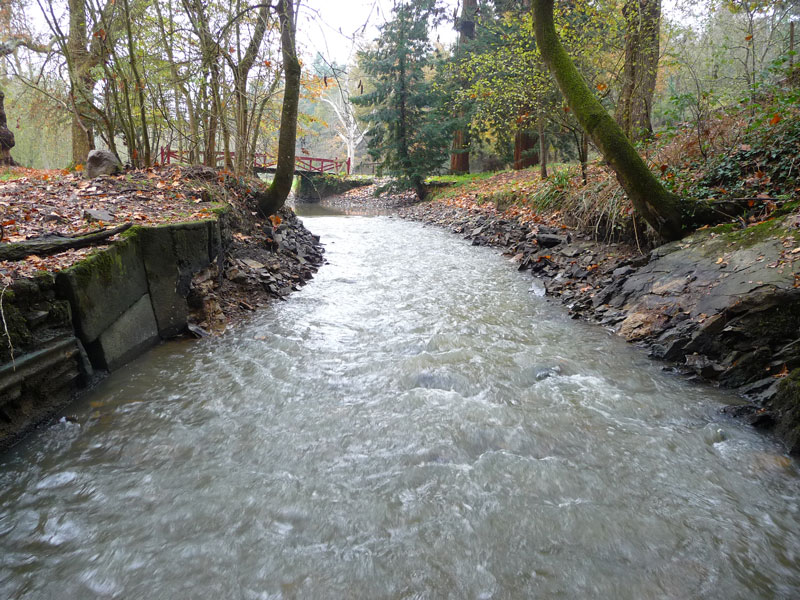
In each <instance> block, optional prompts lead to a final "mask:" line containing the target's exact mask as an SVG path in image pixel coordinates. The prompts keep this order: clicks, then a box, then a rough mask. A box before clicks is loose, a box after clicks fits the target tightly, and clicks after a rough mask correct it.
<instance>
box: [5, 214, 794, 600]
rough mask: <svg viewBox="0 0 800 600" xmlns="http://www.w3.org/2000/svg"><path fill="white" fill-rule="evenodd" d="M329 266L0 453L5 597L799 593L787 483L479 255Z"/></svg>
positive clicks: (366, 239)
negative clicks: (283, 297) (218, 334)
mask: <svg viewBox="0 0 800 600" xmlns="http://www.w3.org/2000/svg"><path fill="white" fill-rule="evenodd" d="M307 224H308V226H309V228H310V229H312V230H313V231H315V232H316V233H319V234H321V235H322V236H323V240H324V241H325V242H326V243H327V251H328V254H327V256H328V259H329V261H330V264H329V265H327V266H325V267H323V268H322V270H321V271H320V272H319V274H318V275H317V277H316V278H315V279H314V280H313V281H312V282H311V283H310V284H309V285H308V286H307V287H306V288H304V289H303V290H302V291H301V292H300V293H297V294H294V295H293V296H292V297H291V298H290V299H289V300H288V301H287V302H284V303H275V304H274V305H273V306H271V307H270V308H268V309H266V310H264V311H263V312H261V313H259V314H258V315H256V316H255V317H254V318H253V319H252V320H251V321H249V322H247V323H246V324H244V325H242V326H239V327H237V328H235V329H234V330H232V331H230V332H229V333H228V334H226V335H225V336H224V337H222V338H220V339H206V340H203V341H200V342H191V343H190V342H184V343H172V344H166V345H163V346H161V347H159V348H157V349H155V350H154V351H152V352H150V353H148V354H147V355H146V356H144V357H142V358H141V359H139V360H137V361H136V362H134V363H132V364H130V365H129V366H127V367H126V368H123V369H121V370H120V371H118V372H116V373H114V374H113V375H112V376H111V377H109V378H108V379H107V380H106V381H105V382H104V383H103V384H102V385H101V386H100V387H99V389H97V390H96V391H95V392H94V393H92V394H91V396H90V397H88V398H85V399H84V400H82V401H81V402H79V403H78V404H76V405H75V406H73V407H71V408H70V411H72V412H74V413H75V415H76V416H77V418H78V421H79V424H73V423H66V422H65V423H60V424H57V425H55V426H53V427H51V428H49V429H47V430H44V431H42V432H40V433H38V434H37V435H35V436H33V437H31V438H29V439H28V440H26V442H25V443H24V444H22V445H19V446H17V447H15V448H14V449H12V450H11V451H9V452H7V453H6V454H5V455H2V456H0V498H2V510H1V511H0V553H1V556H0V597H3V598H53V599H56V598H57V599H62V598H136V599H141V598H169V599H177V598H216V599H219V598H224V599H229V598H242V599H251V598H252V599H256V598H325V599H328V598H392V599H394V598H398V599H399V598H534V597H535V598H565V599H578V598H609V599H617V598H631V599H642V598H677V599H685V598H724V599H726V600H730V599H733V598H747V599H749V598H797V597H800V568H798V566H799V561H800V509H799V508H798V492H800V485H799V484H800V478H798V468H797V464H796V463H795V462H793V461H791V460H789V459H787V458H786V457H784V456H783V454H782V450H781V448H780V447H779V446H777V445H776V444H775V443H774V442H773V441H771V440H770V439H768V438H766V437H763V436H759V435H758V434H756V433H754V432H752V431H751V430H749V429H747V428H746V427H744V426H742V425H741V424H739V423H737V422H735V421H730V420H727V419H725V418H723V417H721V416H719V414H718V410H719V408H720V407H721V406H722V404H723V403H725V402H727V401H731V400H732V397H730V396H727V395H725V394H723V393H721V392H717V391H714V390H711V389H708V388H706V387H698V386H694V385H691V384H689V383H687V382H685V381H683V380H681V379H680V378H678V377H676V376H673V375H669V374H666V373H664V372H662V371H661V368H660V366H659V365H658V364H656V363H652V362H650V361H648V360H647V359H646V358H645V357H644V356H643V355H642V353H641V351H639V350H637V349H635V348H633V347H630V346H628V345H626V344H625V343H624V342H622V341H621V340H620V339H618V338H616V337H614V336H612V335H611V334H609V333H608V332H606V331H605V330H603V329H602V328H600V327H597V326H590V325H585V324H581V323H578V322H575V321H572V320H570V319H569V318H568V317H567V316H566V315H565V313H564V311H563V309H562V308H561V307H560V306H557V305H554V304H551V303H549V302H548V301H546V300H545V299H543V298H539V297H536V296H535V294H532V293H531V292H529V287H530V285H531V278H530V276H529V275H525V274H520V273H518V272H517V271H516V270H515V269H514V268H513V267H512V266H511V265H509V264H508V263H507V262H506V261H505V259H503V258H502V257H500V256H499V255H498V254H497V253H496V252H494V251H491V250H487V249H481V248H473V247H471V246H469V245H468V244H467V243H466V242H464V241H462V240H459V239H458V238H456V237H455V236H452V235H450V234H447V233H444V232H441V231H438V230H433V229H425V228H423V227H421V226H419V225H417V224H414V223H406V222H401V221H398V220H396V219H389V218H386V217H374V218H364V217H349V218H345V217H315V218H308V219H307Z"/></svg>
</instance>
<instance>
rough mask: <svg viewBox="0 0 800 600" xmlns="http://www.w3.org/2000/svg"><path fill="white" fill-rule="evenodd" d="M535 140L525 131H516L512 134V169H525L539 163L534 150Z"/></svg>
mask: <svg viewBox="0 0 800 600" xmlns="http://www.w3.org/2000/svg"><path fill="white" fill-rule="evenodd" d="M534 148H536V140H535V139H534V137H533V136H532V135H531V134H530V133H528V132H527V131H517V134H516V135H515V136H514V169H516V170H517V171H519V170H521V169H527V168H528V167H532V166H534V165H536V164H538V163H539V155H538V154H537V153H536V152H535V151H534Z"/></svg>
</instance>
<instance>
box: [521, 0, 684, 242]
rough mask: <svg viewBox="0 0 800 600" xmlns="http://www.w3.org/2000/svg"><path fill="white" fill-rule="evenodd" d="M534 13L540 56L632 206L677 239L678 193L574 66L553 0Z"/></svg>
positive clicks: (537, 0) (540, 0) (536, 4)
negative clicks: (660, 178) (666, 185)
mask: <svg viewBox="0 0 800 600" xmlns="http://www.w3.org/2000/svg"><path fill="white" fill-rule="evenodd" d="M533 17H534V27H535V34H536V44H537V45H538V47H539V52H540V53H541V55H542V60H544V62H545V64H546V65H547V66H548V67H549V69H550V71H551V72H552V73H553V75H554V76H555V79H556V82H557V83H558V87H559V88H560V89H561V93H562V94H564V97H565V98H566V100H567V102H568V103H569V106H570V108H571V109H572V112H573V113H575V116H576V117H577V118H578V121H579V122H580V124H581V126H582V127H583V128H584V130H586V133H588V134H589V135H590V136H591V138H592V140H593V141H594V143H595V145H597V147H598V148H599V149H600V152H602V154H603V157H604V158H605V159H606V160H607V161H608V162H609V163H610V164H611V168H612V169H614V172H615V173H616V174H617V179H618V180H619V183H620V185H621V186H622V189H624V190H625V192H626V193H627V194H628V197H629V198H630V199H631V202H632V204H633V206H634V208H635V209H636V210H637V212H639V214H640V215H642V217H643V218H644V219H645V221H647V223H648V224H649V225H650V226H651V227H652V228H653V229H655V231H656V232H657V233H658V234H659V235H660V236H661V237H663V238H665V239H667V240H675V239H679V238H680V237H681V235H682V233H683V222H682V214H681V201H680V199H679V198H678V197H677V196H675V195H674V194H672V193H670V192H668V191H667V190H666V189H665V188H664V186H663V185H661V182H659V181H658V179H657V178H656V177H655V175H653V173H652V172H651V171H650V169H648V168H647V165H646V164H645V163H644V161H643V160H642V157H641V156H639V155H638V154H637V152H636V150H635V149H634V148H633V146H632V145H631V143H630V141H629V140H628V138H626V137H625V134H624V133H623V132H622V130H621V129H620V127H619V125H617V124H616V122H615V121H614V119H612V118H611V115H609V114H608V113H607V112H606V109H605V108H603V105H602V104H600V101H599V100H598V99H597V98H596V97H595V96H594V94H592V91H591V90H590V89H589V86H588V85H586V82H585V81H584V80H583V77H581V75H580V73H579V72H578V69H576V68H575V65H574V64H573V62H572V60H571V59H570V57H569V56H568V55H567V52H566V51H565V50H564V47H563V46H562V45H561V41H560V40H559V39H558V35H557V34H556V29H555V25H554V24H553V0H534V1H533Z"/></svg>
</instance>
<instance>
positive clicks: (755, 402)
mask: <svg viewBox="0 0 800 600" xmlns="http://www.w3.org/2000/svg"><path fill="white" fill-rule="evenodd" d="M399 212H400V215H401V216H403V217H404V218H408V219H414V220H418V221H422V222H424V223H429V224H433V225H437V226H440V227H445V228H447V229H449V230H451V231H453V232H454V233H457V234H460V235H463V236H464V237H465V238H467V239H470V240H472V243H473V244H474V245H481V246H493V247H497V248H499V249H501V250H502V251H503V252H504V253H505V254H506V255H507V256H509V257H510V258H511V259H512V260H514V261H515V262H516V263H517V264H518V268H519V269H520V270H527V271H530V272H531V274H532V275H533V276H534V277H535V279H534V284H533V286H532V290H533V291H534V292H535V293H537V294H540V295H547V296H549V297H552V298H555V299H558V300H560V301H561V302H563V303H564V304H565V305H566V306H567V308H568V310H569V312H570V314H572V315H573V316H574V317H575V318H581V319H586V320H589V321H593V322H597V323H599V324H601V325H604V326H606V327H609V328H611V329H612V330H613V331H615V332H616V333H617V334H619V335H621V336H623V337H624V338H625V339H626V340H628V341H630V342H633V343H636V344H638V345H640V346H642V347H644V348H645V349H647V351H648V352H649V353H650V355H651V356H652V357H653V358H658V359H662V360H666V361H669V363H670V365H671V367H670V368H674V369H675V370H676V371H677V372H680V373H682V374H685V375H687V376H689V377H691V378H695V379H698V380H703V381H706V382H709V383H712V384H714V385H720V386H723V387H727V388H732V389H734V390H736V391H738V392H739V393H740V394H742V396H743V397H744V398H745V399H746V402H747V403H746V404H743V405H742V406H735V407H730V408H729V409H727V410H726V412H730V413H731V414H734V415H737V416H741V417H744V418H745V419H747V421H748V422H749V423H751V424H752V425H754V426H756V427H760V428H765V429H771V428H774V429H775V430H776V431H777V433H778V434H779V435H780V436H781V437H782V438H783V439H784V440H785V441H786V443H787V445H788V447H789V450H790V452H792V453H793V454H800V398H798V396H799V395H798V380H800V376H798V373H800V370H798V368H799V367H800V341H799V340H800V262H799V261H800V215H798V213H797V211H796V210H795V211H794V212H789V213H788V214H784V215H781V216H776V217H775V218H773V219H771V220H769V221H766V222H764V223H760V224H756V225H752V226H750V227H744V228H739V227H736V226H733V225H725V226H721V227H717V228H714V229H705V230H701V231H697V232H695V233H694V234H692V235H690V236H688V237H687V238H685V239H683V240H681V241H679V242H674V243H671V244H666V245H663V246H660V247H657V248H655V249H654V250H652V251H650V252H646V253H642V252H639V251H638V250H637V249H636V248H634V247H631V246H629V245H625V244H600V243H598V242H595V241H593V240H592V239H591V238H590V237H589V236H588V235H585V234H582V233H580V232H578V231H576V230H572V229H569V228H567V227H565V226H559V225H554V224H553V223H545V222H543V221H538V220H535V219H534V220H531V219H530V218H529V217H521V216H518V215H517V216H515V215H514V214H507V213H500V212H498V211H497V210H495V209H494V207H492V206H485V207H472V208H465V207H463V206H459V205H453V204H448V203H444V202H436V201H434V202H427V203H420V204H415V205H412V206H409V207H406V208H402V209H401V210H400V211H399Z"/></svg>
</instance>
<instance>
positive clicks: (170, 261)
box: [138, 227, 189, 337]
mask: <svg viewBox="0 0 800 600" xmlns="http://www.w3.org/2000/svg"><path fill="white" fill-rule="evenodd" d="M138 238H139V241H140V244H141V248H142V259H143V260H144V266H145V272H146V273H147V283H148V286H149V289H150V298H151V301H152V303H153V312H154V314H155V319H156V323H157V325H158V332H159V334H160V335H161V336H162V337H171V336H173V335H177V334H178V333H180V332H181V331H182V330H183V328H184V327H185V326H186V318H187V315H188V310H189V309H188V307H187V305H186V300H184V299H183V298H182V297H181V296H180V295H179V294H178V293H177V286H178V275H179V271H178V264H177V258H176V257H175V249H174V247H173V243H172V232H171V231H170V229H169V227H147V228H142V229H141V230H140V231H139V232H138Z"/></svg>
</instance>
